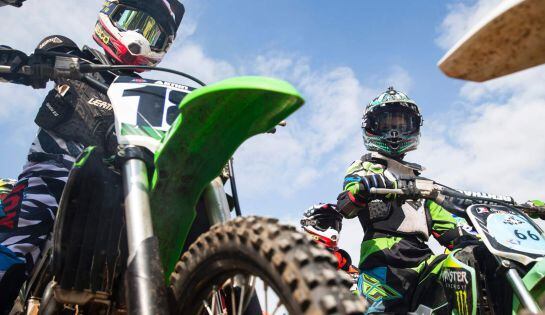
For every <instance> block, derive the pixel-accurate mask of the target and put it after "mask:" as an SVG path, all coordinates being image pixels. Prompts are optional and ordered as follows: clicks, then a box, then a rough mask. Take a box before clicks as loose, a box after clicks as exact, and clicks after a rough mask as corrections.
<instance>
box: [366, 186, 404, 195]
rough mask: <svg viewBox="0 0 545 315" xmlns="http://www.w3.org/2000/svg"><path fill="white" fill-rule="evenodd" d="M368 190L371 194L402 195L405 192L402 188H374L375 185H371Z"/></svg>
mask: <svg viewBox="0 0 545 315" xmlns="http://www.w3.org/2000/svg"><path fill="white" fill-rule="evenodd" d="M369 192H370V193H372V194H377V195H388V194H397V195H404V194H405V192H404V191H403V190H402V189H391V188H376V187H371V189H370V190H369Z"/></svg>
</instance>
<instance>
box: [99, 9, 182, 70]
mask: <svg viewBox="0 0 545 315" xmlns="http://www.w3.org/2000/svg"><path fill="white" fill-rule="evenodd" d="M184 12H185V11H184V7H183V5H182V4H181V3H180V2H178V0H146V1H136V0H108V1H106V3H105V4H104V7H103V8H102V10H101V11H100V13H99V15H98V21H97V23H96V26H95V32H94V34H93V39H94V40H95V41H96V42H97V44H99V45H100V46H101V47H102V48H103V49H104V51H105V52H106V54H107V55H109V56H110V57H111V59H112V60H113V61H115V62H117V63H120V64H127V65H138V66H140V65H143V66H155V65H157V64H158V63H159V62H161V60H162V59H163V57H164V56H165V54H166V52H167V51H168V49H169V48H170V46H171V45H172V42H173V41H174V38H175V37H176V31H177V29H178V26H179V25H180V23H181V20H182V17H183V14H184Z"/></svg>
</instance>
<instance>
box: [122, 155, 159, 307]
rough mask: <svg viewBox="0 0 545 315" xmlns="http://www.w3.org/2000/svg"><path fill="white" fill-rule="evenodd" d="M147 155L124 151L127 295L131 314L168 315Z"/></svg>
mask: <svg viewBox="0 0 545 315" xmlns="http://www.w3.org/2000/svg"><path fill="white" fill-rule="evenodd" d="M144 155H145V153H144V151H143V150H142V149H140V148H138V147H132V146H131V147H125V148H123V149H122V150H121V151H120V152H119V156H120V157H121V158H122V170H123V172H122V174H123V189H124V193H125V220H126V225H127V241H128V252H129V255H128V261H127V271H126V273H125V289H126V290H125V291H126V292H125V294H126V299H127V305H128V311H129V314H146V315H148V314H150V315H151V314H167V313H169V311H168V303H167V293H166V287H165V282H164V272H163V267H162V265H161V260H160V257H159V243H158V239H157V237H156V236H155V235H154V234H153V224H152V220H151V211H150V201H149V194H148V183H149V178H148V173H147V165H146V162H145V156H144Z"/></svg>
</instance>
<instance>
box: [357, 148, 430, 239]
mask: <svg viewBox="0 0 545 315" xmlns="http://www.w3.org/2000/svg"><path fill="white" fill-rule="evenodd" d="M361 165H362V168H361V171H359V172H357V175H359V176H365V175H371V174H377V173H383V174H384V176H385V177H386V178H388V179H389V180H391V181H395V180H398V179H402V178H404V177H405V178H407V177H408V176H409V177H414V176H415V174H417V173H419V172H420V171H421V170H422V167H421V166H420V165H417V164H413V163H405V162H402V161H397V160H394V159H391V158H388V157H386V156H383V155H381V154H378V153H375V152H373V153H371V154H366V155H364V156H363V157H362V159H361ZM384 205H385V206H386V207H384ZM367 208H368V211H361V212H360V214H359V219H360V222H361V223H362V225H363V226H364V229H365V231H376V232H379V233H380V232H385V233H386V234H388V232H393V233H396V234H407V235H415V236H417V237H419V238H420V239H422V240H424V241H425V240H427V239H428V238H429V235H430V230H431V228H430V227H431V216H430V214H429V211H428V210H427V209H426V208H425V207H424V206H423V202H422V200H417V201H412V200H408V201H405V202H401V201H399V200H395V199H385V202H384V203H380V202H379V201H371V202H370V203H369V205H368V207H367Z"/></svg>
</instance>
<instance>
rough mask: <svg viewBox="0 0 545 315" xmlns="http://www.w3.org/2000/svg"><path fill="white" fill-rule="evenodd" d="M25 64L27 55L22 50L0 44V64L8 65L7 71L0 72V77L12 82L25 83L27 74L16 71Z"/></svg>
mask: <svg viewBox="0 0 545 315" xmlns="http://www.w3.org/2000/svg"><path fill="white" fill-rule="evenodd" d="M27 64H28V56H27V55H26V54H25V53H24V52H22V51H20V50H15V49H11V48H10V47H8V46H0V65H1V66H9V67H10V72H9V73H0V79H4V80H5V81H7V82H12V83H19V84H26V81H27V80H28V76H26V75H23V74H20V73H17V72H18V71H19V70H20V69H21V68H22V67H23V66H25V65H27ZM26 85H28V84H26Z"/></svg>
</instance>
